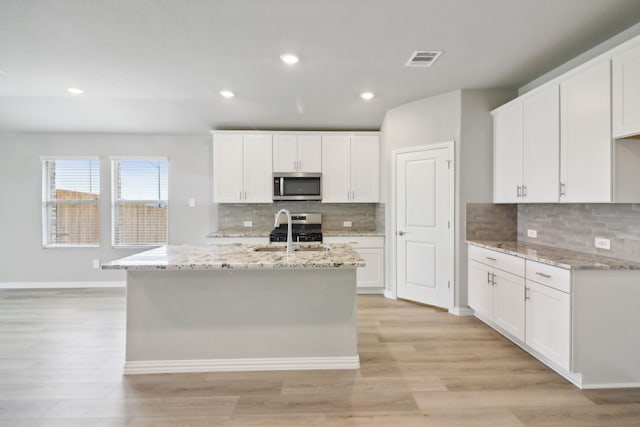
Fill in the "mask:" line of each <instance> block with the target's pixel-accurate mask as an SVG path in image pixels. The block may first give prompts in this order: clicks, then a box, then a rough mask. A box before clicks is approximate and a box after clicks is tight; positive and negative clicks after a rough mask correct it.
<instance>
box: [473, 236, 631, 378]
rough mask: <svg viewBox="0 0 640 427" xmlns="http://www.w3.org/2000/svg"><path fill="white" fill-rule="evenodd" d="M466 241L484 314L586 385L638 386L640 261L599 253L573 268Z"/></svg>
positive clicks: (476, 301) (477, 304) (478, 307)
mask: <svg viewBox="0 0 640 427" xmlns="http://www.w3.org/2000/svg"><path fill="white" fill-rule="evenodd" d="M468 249H469V251H468V254H469V266H468V286H469V287H468V290H469V293H468V297H469V306H470V307H471V308H473V309H474V311H475V316H476V317H477V318H478V319H480V320H482V321H483V322H485V323H486V324H487V325H488V326H490V327H492V328H494V329H495V330H497V331H498V332H500V333H502V334H503V335H505V336H506V337H507V338H509V339H510V340H511V341H513V342H514V343H515V344H517V345H518V346H520V347H522V348H523V349H524V350H525V351H527V352H529V353H530V354H532V355H533V356H534V357H536V358H537V359H539V360H540V361H541V362H543V363H545V364H546V365H547V366H549V367H550V368H551V369H553V370H555V371H556V372H558V373H559V374H560V375H562V376H563V377H565V378H566V379H568V380H569V381H571V382H572V383H573V384H575V385H577V386H578V387H580V388H619V387H640V340H639V339H638V332H637V328H636V327H635V325H638V324H640V310H638V309H637V304H638V303H637V302H638V301H639V300H640V266H639V265H637V264H636V263H631V264H630V266H626V265H625V264H626V262H625V261H619V262H618V261H616V262H615V263H613V264H614V266H613V267H609V266H608V265H607V264H602V263H601V262H604V263H606V261H601V260H600V259H599V258H593V259H592V260H591V261H585V264H582V265H578V266H577V267H576V266H574V268H573V269H571V270H569V269H565V268H559V267H556V266H553V265H549V264H546V263H542V262H538V261H534V260H531V259H525V256H526V255H525V254H524V253H523V254H522V255H521V256H515V255H510V254H507V253H505V252H502V251H500V250H498V249H496V250H491V249H487V248H484V247H479V246H476V245H473V244H470V245H469V248H468ZM525 253H526V252H525ZM556 253H557V251H556ZM536 256H537V255H536ZM572 256H575V254H574V255H571V254H567V257H568V259H570V258H571V257H572ZM583 257H588V255H584V256H583V255H581V256H580V257H577V258H576V259H578V258H580V259H582V258H583ZM577 262H578V263H580V262H582V261H577Z"/></svg>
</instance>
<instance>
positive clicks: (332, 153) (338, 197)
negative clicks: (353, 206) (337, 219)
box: [322, 135, 351, 203]
mask: <svg viewBox="0 0 640 427" xmlns="http://www.w3.org/2000/svg"><path fill="white" fill-rule="evenodd" d="M350 142H351V141H350V138H349V136H345V135H341V136H338V135H330V136H323V137H322V201H323V202H326V203H336V202H349V201H350V196H351V182H350V175H351V144H350Z"/></svg>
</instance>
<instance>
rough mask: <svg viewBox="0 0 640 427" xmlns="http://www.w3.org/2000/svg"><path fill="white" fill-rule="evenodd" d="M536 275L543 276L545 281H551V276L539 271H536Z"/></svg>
mask: <svg viewBox="0 0 640 427" xmlns="http://www.w3.org/2000/svg"><path fill="white" fill-rule="evenodd" d="M536 274H537V275H538V276H542V277H544V278H545V279H551V275H550V274H544V273H540V272H539V271H536Z"/></svg>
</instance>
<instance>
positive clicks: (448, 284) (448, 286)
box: [447, 280, 451, 289]
mask: <svg viewBox="0 0 640 427" xmlns="http://www.w3.org/2000/svg"><path fill="white" fill-rule="evenodd" d="M447 289H451V280H447Z"/></svg>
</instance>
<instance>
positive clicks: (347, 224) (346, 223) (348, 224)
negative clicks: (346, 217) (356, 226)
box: [342, 221, 353, 227]
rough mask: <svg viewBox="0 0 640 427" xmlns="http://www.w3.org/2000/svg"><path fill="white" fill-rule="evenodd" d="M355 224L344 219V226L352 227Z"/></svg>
mask: <svg viewBox="0 0 640 427" xmlns="http://www.w3.org/2000/svg"><path fill="white" fill-rule="evenodd" d="M352 225H353V223H352V222H351V221H342V226H343V227H351V226H352Z"/></svg>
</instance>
